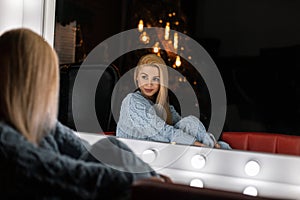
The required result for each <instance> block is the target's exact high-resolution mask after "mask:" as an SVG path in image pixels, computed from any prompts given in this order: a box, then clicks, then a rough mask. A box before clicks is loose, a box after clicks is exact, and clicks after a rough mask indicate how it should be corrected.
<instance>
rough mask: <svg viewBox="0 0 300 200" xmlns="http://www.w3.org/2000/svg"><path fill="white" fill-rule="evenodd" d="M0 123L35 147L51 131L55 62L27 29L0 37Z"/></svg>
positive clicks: (56, 86) (52, 54)
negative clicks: (10, 128) (6, 124)
mask: <svg viewBox="0 0 300 200" xmlns="http://www.w3.org/2000/svg"><path fill="white" fill-rule="evenodd" d="M0 69H1V73H0V108H1V109H0V120H1V121H4V122H6V123H8V124H10V125H11V126H13V127H14V128H15V129H17V130H18V131H19V132H20V133H21V134H22V135H23V136H24V137H25V138H26V139H27V140H28V141H30V142H32V143H34V144H39V142H40V140H41V139H42V137H43V136H45V134H46V133H48V132H49V131H50V130H51V129H53V128H54V127H55V123H56V119H57V109H58V108H57V107H58V105H57V104H58V90H59V74H58V73H59V69H58V59H57V55H56V53H55V51H54V50H53V49H52V47H51V46H50V45H49V44H48V43H47V42H46V41H44V39H43V38H42V37H41V36H39V35H38V34H36V33H34V32H33V31H31V30H29V29H15V30H11V31H8V32H6V33H4V34H3V35H2V36H1V37H0Z"/></svg>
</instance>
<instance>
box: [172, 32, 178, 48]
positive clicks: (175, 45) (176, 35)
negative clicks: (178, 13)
mask: <svg viewBox="0 0 300 200" xmlns="http://www.w3.org/2000/svg"><path fill="white" fill-rule="evenodd" d="M173 45H174V49H175V50H177V49H178V33H174V44H173Z"/></svg>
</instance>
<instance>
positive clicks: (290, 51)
mask: <svg viewBox="0 0 300 200" xmlns="http://www.w3.org/2000/svg"><path fill="white" fill-rule="evenodd" d="M299 10H300V1H298V0H189V1H186V0H181V1H180V0H155V1H153V0H152V1H150V0H148V1H147V0H122V1H119V0H110V1H99V0H85V1H76V0H57V7H56V21H57V22H58V23H60V24H62V25H66V24H68V23H70V22H71V21H74V20H76V21H77V24H78V25H80V34H81V35H82V38H81V39H82V41H83V43H82V45H81V46H79V47H78V48H77V49H76V50H77V51H76V53H77V56H76V59H77V60H76V61H78V62H79V61H81V60H82V59H84V58H83V57H82V56H83V54H86V55H87V54H88V53H89V52H90V51H91V50H92V49H93V48H94V47H95V46H96V45H98V44H99V43H101V42H102V41H104V40H105V39H107V38H109V37H111V36H113V35H115V34H117V33H119V32H121V31H124V30H128V29H132V28H136V27H137V24H138V21H139V19H141V18H142V19H144V23H145V24H147V23H148V24H151V26H160V27H161V26H162V25H161V24H159V23H158V19H163V20H167V19H166V16H167V15H168V13H170V12H176V20H178V21H179V22H180V25H179V26H177V27H175V28H176V29H177V30H178V31H180V32H183V33H185V34H187V35H188V36H190V37H192V38H193V39H195V40H196V41H197V42H199V43H200V44H201V45H202V46H203V47H204V48H205V49H206V50H207V52H208V53H209V54H210V56H211V57H212V58H213V60H214V62H215V63H216V65H217V67H218V68H219V71H220V72H221V75H222V78H223V80H224V84H225V88H226V93H227V118H226V123H225V126H224V131H264V132H273V133H284V134H292V135H300V123H299V122H300V81H299V79H298V74H299V71H300V23H299V20H300V12H299ZM171 28H173V27H171ZM83 51H84V53H82V52H83ZM140 55H141V52H138V53H137V52H131V53H129V54H128V55H124V58H122V59H121V58H120V59H119V60H117V61H115V63H116V66H117V67H118V68H119V70H120V72H121V75H122V74H124V73H125V72H126V71H128V70H129V68H130V66H134V63H135V64H136V62H137V60H138V58H139V56H140ZM125 63H126V64H125ZM180 70H181V71H180V72H181V73H183V74H185V75H186V77H187V79H188V81H190V82H193V81H194V80H195V79H199V80H201V75H199V74H198V75H195V73H193V69H192V68H191V66H186V67H185V68H184V69H180ZM194 89H195V91H196V93H197V95H198V98H199V102H200V110H201V113H202V115H203V116H202V119H201V120H202V121H204V124H205V125H206V126H207V125H208V123H209V118H210V101H209V94H208V93H207V91H206V86H205V83H203V82H202V81H199V83H198V84H197V85H196V86H195V87H194Z"/></svg>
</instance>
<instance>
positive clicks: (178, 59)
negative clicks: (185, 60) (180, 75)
mask: <svg viewBox="0 0 300 200" xmlns="http://www.w3.org/2000/svg"><path fill="white" fill-rule="evenodd" d="M175 65H176V66H177V67H180V65H181V60H180V56H176V61H175Z"/></svg>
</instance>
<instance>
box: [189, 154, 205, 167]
mask: <svg viewBox="0 0 300 200" xmlns="http://www.w3.org/2000/svg"><path fill="white" fill-rule="evenodd" d="M205 163H206V160H205V157H204V156H203V155H194V156H193V157H192V159H191V165H192V166H193V167H194V168H195V169H201V168H203V167H204V166H205Z"/></svg>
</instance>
